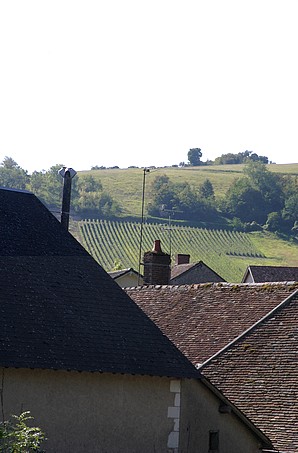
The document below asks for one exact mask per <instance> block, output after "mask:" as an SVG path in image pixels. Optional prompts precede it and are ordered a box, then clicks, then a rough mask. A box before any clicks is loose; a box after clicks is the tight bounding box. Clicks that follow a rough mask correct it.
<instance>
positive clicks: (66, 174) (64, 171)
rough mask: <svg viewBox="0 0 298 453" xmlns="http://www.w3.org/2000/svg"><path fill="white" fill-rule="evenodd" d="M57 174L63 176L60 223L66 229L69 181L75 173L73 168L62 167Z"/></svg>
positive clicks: (68, 208)
mask: <svg viewBox="0 0 298 453" xmlns="http://www.w3.org/2000/svg"><path fill="white" fill-rule="evenodd" d="M59 174H60V175H61V176H62V178H63V194H62V209H61V225H62V226H63V228H65V229H66V231H68V226H69V211H70V197H71V181H72V178H73V177H74V176H75V175H76V174H77V173H76V171H75V170H74V169H73V168H66V167H63V168H61V170H59Z"/></svg>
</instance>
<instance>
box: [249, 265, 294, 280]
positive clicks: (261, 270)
mask: <svg viewBox="0 0 298 453" xmlns="http://www.w3.org/2000/svg"><path fill="white" fill-rule="evenodd" d="M248 274H250V275H251V276H252V278H253V281H254V283H263V282H294V281H296V282H298V267H294V266H292V267H290V266H249V267H248V268H247V270H246V272H245V274H244V277H243V280H244V279H245V277H246V276H247V275H248Z"/></svg>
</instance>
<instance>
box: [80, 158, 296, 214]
mask: <svg viewBox="0 0 298 453" xmlns="http://www.w3.org/2000/svg"><path fill="white" fill-rule="evenodd" d="M268 169H269V170H270V171H273V172H277V173H280V174H285V175H293V176H298V163H297V164H284V165H278V164H271V165H268ZM242 172H243V165H218V166H206V167H205V166H202V167H184V168H174V167H166V168H157V169H152V170H151V171H150V173H147V174H146V196H145V205H147V204H148V203H149V202H150V200H151V190H150V187H151V184H152V181H153V180H154V178H155V177H156V176H157V175H167V176H168V177H169V178H170V179H171V180H173V182H183V181H187V182H188V183H189V184H191V185H192V186H194V187H198V186H199V185H200V184H202V183H203V182H204V180H205V179H209V180H210V181H211V182H212V184H213V187H214V191H215V196H216V197H222V196H223V195H224V194H225V192H226V191H227V190H228V188H229V187H230V185H231V184H232V182H233V181H234V179H235V178H239V177H241V176H242ZM79 174H80V175H84V174H91V175H92V176H94V177H95V178H99V179H100V181H101V183H102V185H103V188H104V190H106V191H107V192H108V193H109V194H110V195H111V196H112V197H113V198H114V199H115V200H116V201H118V203H119V204H120V206H121V207H122V215H123V216H124V217H125V216H133V217H137V216H140V214H141V198H142V187H143V169H142V168H131V169H110V170H90V171H84V172H79Z"/></svg>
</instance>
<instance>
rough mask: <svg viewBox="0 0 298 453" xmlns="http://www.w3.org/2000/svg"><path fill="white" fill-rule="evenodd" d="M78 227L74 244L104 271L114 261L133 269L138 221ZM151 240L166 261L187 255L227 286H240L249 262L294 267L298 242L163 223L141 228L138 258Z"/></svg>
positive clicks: (88, 223) (85, 223) (84, 223)
mask: <svg viewBox="0 0 298 453" xmlns="http://www.w3.org/2000/svg"><path fill="white" fill-rule="evenodd" d="M78 225H79V239H80V241H81V242H82V244H83V245H84V247H85V248H86V249H87V250H88V251H89V253H90V254H91V255H92V256H93V257H94V258H95V259H96V260H97V261H98V262H99V264H100V265H101V266H102V267H103V268H104V269H105V270H107V271H111V270H113V268H114V266H115V263H117V265H118V266H120V268H129V267H133V268H134V269H136V270H137V269H138V257H139V240H140V223H138V222H112V221H103V220H102V221H98V220H85V221H81V222H79V224H78ZM155 239H161V241H162V248H163V250H164V251H165V252H167V253H170V254H171V256H172V262H173V260H174V257H175V255H176V254H177V253H188V254H190V256H191V262H197V261H200V260H202V261H204V262H205V263H206V264H207V265H208V266H210V267H211V268H212V269H214V270H215V271H216V272H217V273H218V274H219V275H221V276H222V277H223V278H224V279H225V280H227V281H229V282H240V281H241V279H242V277H243V274H244V272H245V270H246V268H247V266H249V265H252V264H257V265H278V266H298V244H297V243H289V242H287V241H284V240H282V239H279V238H278V237H277V236H275V235H274V234H271V233H263V232H262V233H259V232H258V233H256V232H254V233H240V232H234V231H227V230H210V229H201V228H191V227H178V226H172V228H171V230H170V231H169V229H168V225H167V224H165V225H162V224H145V225H144V230H143V247H142V255H143V253H144V251H148V250H151V249H152V245H153V242H154V240H155ZM141 271H142V269H141Z"/></svg>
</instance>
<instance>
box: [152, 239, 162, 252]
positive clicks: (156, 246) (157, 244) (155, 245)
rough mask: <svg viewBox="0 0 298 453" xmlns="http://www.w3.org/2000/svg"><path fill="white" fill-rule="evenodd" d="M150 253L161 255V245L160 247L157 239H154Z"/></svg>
mask: <svg viewBox="0 0 298 453" xmlns="http://www.w3.org/2000/svg"><path fill="white" fill-rule="evenodd" d="M152 252H156V253H162V250H161V245H160V240H159V239H156V240H155V241H154V245H153V249H152Z"/></svg>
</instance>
